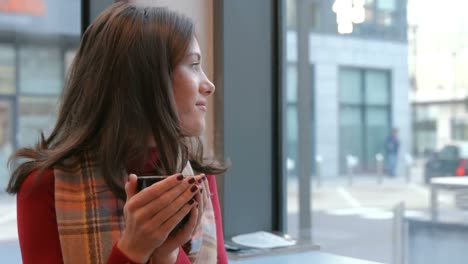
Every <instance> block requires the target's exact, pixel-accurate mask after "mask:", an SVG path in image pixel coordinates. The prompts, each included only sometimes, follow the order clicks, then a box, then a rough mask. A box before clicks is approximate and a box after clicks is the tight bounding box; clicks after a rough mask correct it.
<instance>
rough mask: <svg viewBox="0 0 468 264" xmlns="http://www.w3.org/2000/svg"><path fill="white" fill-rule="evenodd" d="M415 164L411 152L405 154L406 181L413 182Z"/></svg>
mask: <svg viewBox="0 0 468 264" xmlns="http://www.w3.org/2000/svg"><path fill="white" fill-rule="evenodd" d="M412 165H413V157H412V156H411V155H410V154H408V153H407V154H406V155H405V178H406V183H410V182H411V166H412Z"/></svg>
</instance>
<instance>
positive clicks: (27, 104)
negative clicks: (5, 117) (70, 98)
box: [18, 97, 58, 146]
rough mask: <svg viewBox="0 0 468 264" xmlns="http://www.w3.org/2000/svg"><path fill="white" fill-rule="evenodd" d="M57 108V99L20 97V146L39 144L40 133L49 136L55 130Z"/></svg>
mask: <svg viewBox="0 0 468 264" xmlns="http://www.w3.org/2000/svg"><path fill="white" fill-rule="evenodd" d="M57 107H58V98H56V97H20V99H19V136H18V145H19V146H31V145H33V144H35V143H37V140H38V139H39V135H40V132H44V134H45V135H48V134H49V133H50V131H51V130H52V128H53V124H54V121H55V118H56V112H57Z"/></svg>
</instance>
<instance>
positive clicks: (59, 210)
mask: <svg viewBox="0 0 468 264" xmlns="http://www.w3.org/2000/svg"><path fill="white" fill-rule="evenodd" d="M213 92H214V86H213V84H212V83H211V82H210V81H209V80H208V79H207V77H206V75H205V73H204V72H203V70H202V68H201V53H200V48H199V46H198V42H197V40H196V38H195V35H194V29H193V23H192V22H191V21H190V20H189V19H188V18H186V17H184V16H181V15H179V14H176V13H174V12H172V11H169V10H167V9H165V8H156V7H142V6H137V5H135V4H130V3H127V2H119V3H116V4H114V5H113V6H111V7H110V8H108V9H107V10H105V11H104V12H103V13H102V14H101V15H100V16H99V17H98V18H97V19H96V20H95V22H94V23H93V24H91V25H90V26H89V28H88V29H87V30H86V32H85V33H84V35H83V39H82V41H81V45H80V47H79V49H78V52H77V55H76V57H75V60H74V62H73V65H72V68H71V70H70V73H69V76H68V78H67V83H66V86H65V90H64V96H63V98H62V103H61V108H60V111H59V116H58V120H57V124H56V125H55V128H54V129H53V131H52V133H51V135H50V136H49V137H48V138H44V137H43V136H42V138H41V140H40V142H39V143H38V144H37V146H36V147H35V148H23V149H19V150H18V151H17V152H16V153H15V155H14V156H13V157H12V160H16V161H17V162H22V163H20V165H19V166H18V167H17V168H16V169H15V171H14V172H13V174H12V177H11V179H10V182H9V185H8V187H7V191H8V192H10V193H13V194H14V193H17V210H18V212H17V213H18V232H19V240H20V246H21V253H22V258H23V263H26V264H27V263H61V262H64V263H105V262H107V263H147V262H148V261H149V262H151V263H192V262H193V263H227V259H226V253H225V250H224V242H223V233H222V229H221V216H220V210H219V202H218V198H217V192H216V182H215V178H214V176H206V177H205V175H204V174H218V173H222V172H224V171H225V168H223V167H221V166H219V165H216V163H214V162H211V161H207V160H206V159H204V157H203V149H202V145H201V144H200V143H199V142H200V140H199V139H198V137H199V136H200V135H201V134H202V132H203V130H204V127H205V114H206V102H207V98H208V97H209V96H210V95H211V94H212V93H213ZM189 160H190V162H188V161H189ZM192 167H193V170H195V171H197V172H198V173H201V174H199V175H195V174H194V173H193V171H192ZM177 172H183V173H184V174H185V175H192V176H188V177H184V176H183V175H182V174H181V173H177ZM136 175H139V176H141V175H169V176H168V177H167V178H166V179H165V180H163V181H160V182H158V183H156V184H153V185H151V186H149V187H147V188H145V189H143V190H142V191H140V192H137V190H136V188H137V176H136Z"/></svg>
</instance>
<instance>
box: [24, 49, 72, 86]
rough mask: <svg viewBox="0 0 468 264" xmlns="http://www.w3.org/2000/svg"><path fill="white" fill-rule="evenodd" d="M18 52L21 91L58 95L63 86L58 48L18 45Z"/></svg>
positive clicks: (61, 64)
mask: <svg viewBox="0 0 468 264" xmlns="http://www.w3.org/2000/svg"><path fill="white" fill-rule="evenodd" d="M19 54H20V68H21V71H20V84H21V87H20V91H21V93H22V94H49V95H58V94H59V93H60V91H61V90H62V86H63V76H62V75H63V74H62V67H63V62H62V58H61V54H60V50H59V48H58V47H41V46H33V45H28V46H22V47H20V50H19ZM44 62H47V64H44Z"/></svg>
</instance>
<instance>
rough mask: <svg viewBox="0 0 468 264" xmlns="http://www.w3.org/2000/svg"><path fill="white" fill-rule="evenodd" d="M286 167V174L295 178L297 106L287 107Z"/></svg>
mask: <svg viewBox="0 0 468 264" xmlns="http://www.w3.org/2000/svg"><path fill="white" fill-rule="evenodd" d="M287 109H288V110H287V116H286V120H287V121H286V122H287V128H286V129H287V130H286V133H287V134H286V137H287V149H286V151H287V165H286V167H287V168H288V173H290V175H294V176H297V168H296V164H297V151H298V146H297V137H298V125H297V106H296V105H289V106H288V108H287Z"/></svg>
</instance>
